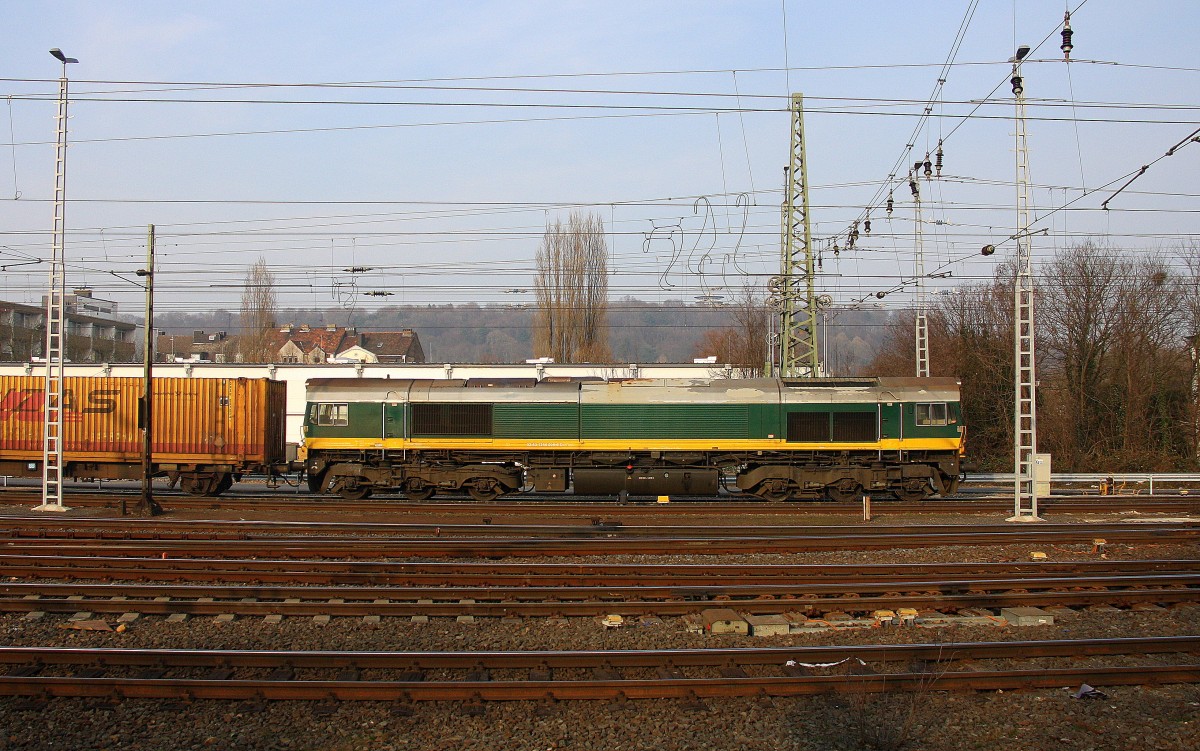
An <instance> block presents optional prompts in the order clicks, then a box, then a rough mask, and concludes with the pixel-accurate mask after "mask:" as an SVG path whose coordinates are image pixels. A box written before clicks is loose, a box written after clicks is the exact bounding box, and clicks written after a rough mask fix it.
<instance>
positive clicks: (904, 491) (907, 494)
mask: <svg viewBox="0 0 1200 751" xmlns="http://www.w3.org/2000/svg"><path fill="white" fill-rule="evenodd" d="M892 493H894V494H895V495H896V497H897V498H899V499H900V500H902V501H905V502H907V503H916V502H917V501H923V500H925V499H926V498H928V497H929V483H928V482H927V481H925V480H909V481H908V482H906V483H904V484H903V485H901V486H898V487H895V488H892Z"/></svg>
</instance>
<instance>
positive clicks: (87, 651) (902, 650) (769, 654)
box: [0, 635, 1200, 670]
mask: <svg viewBox="0 0 1200 751" xmlns="http://www.w3.org/2000/svg"><path fill="white" fill-rule="evenodd" d="M1175 653H1179V654H1183V653H1198V654H1200V636H1196V635H1189V636H1138V637H1121V638H1112V639H1029V640H1012V641H970V642H930V643H915V644H853V645H795V646H786V647H717V648H711V649H710V648H704V649H629V650H620V649H618V650H609V649H603V650H570V651H556V650H530V651H484V650H481V651H463V652H458V651H456V652H402V651H396V652H385V651H374V652H372V651H349V650H243V649H212V650H209V649H117V648H101V649H93V648H90V647H89V648H75V647H0V664H10V665H12V664H34V665H96V664H100V665H114V666H115V665H123V666H154V667H176V666H179V667H223V666H227V667H252V668H277V667H295V668H329V669H333V668H345V667H357V668H360V669H368V668H378V669H396V670H408V669H412V668H420V669H427V670H433V669H439V668H474V667H483V668H486V669H489V670H500V669H507V668H545V667H551V668H559V669H566V668H599V667H654V666H657V665H675V666H712V667H720V666H724V665H776V666H780V667H782V666H784V665H785V663H786V662H787V661H788V660H793V661H796V662H798V663H821V664H829V663H832V662H836V661H838V660H841V659H844V658H846V657H852V658H858V659H861V660H863V661H864V662H911V661H913V660H924V661H932V662H945V661H952V660H982V659H1013V658H1033V657H1086V656H1096V655H1148V654H1175Z"/></svg>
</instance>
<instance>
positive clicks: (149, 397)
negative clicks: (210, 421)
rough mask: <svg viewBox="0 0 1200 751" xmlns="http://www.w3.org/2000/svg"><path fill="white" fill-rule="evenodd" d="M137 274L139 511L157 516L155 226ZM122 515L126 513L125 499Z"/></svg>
mask: <svg viewBox="0 0 1200 751" xmlns="http://www.w3.org/2000/svg"><path fill="white" fill-rule="evenodd" d="M137 275H138V276H141V277H145V279H146V323H145V328H146V342H145V346H144V348H143V350H144V351H143V361H144V362H145V373H144V374H143V376H142V409H141V410H140V416H141V418H142V497H141V499H140V500H139V501H138V506H137V509H138V514H139V515H141V516H157V515H158V514H161V513H162V507H161V506H159V505H158V501H156V500H154V456H153V446H154V225H153V224H151V225H150V226H149V227H148V228H147V231H146V268H144V269H138V270H137ZM121 514H122V515H124V514H125V501H124V500H122V501H121Z"/></svg>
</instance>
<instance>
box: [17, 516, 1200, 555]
mask: <svg viewBox="0 0 1200 751" xmlns="http://www.w3.org/2000/svg"><path fill="white" fill-rule="evenodd" d="M929 529H937V530H940V531H922V530H921V528H915V530H913V529H910V530H909V531H890V530H882V531H881V530H876V529H851V530H844V529H843V530H839V531H838V532H837V533H829V532H822V533H818V534H809V533H808V531H807V530H806V531H805V532H801V533H796V534H787V533H777V534H764V535H759V536H755V535H748V536H731V535H729V534H726V535H720V536H713V537H703V536H693V535H688V536H686V537H671V536H662V537H640V536H639V537H626V536H623V535H620V534H615V533H614V534H609V535H581V536H579V537H575V538H570V537H560V538H538V537H531V538H511V537H496V538H492V539H486V538H484V539H480V538H455V537H449V536H446V537H440V536H438V535H436V534H435V535H433V536H430V537H421V538H397V537H371V536H363V537H358V538H348V537H342V538H331V537H322V536H316V535H312V536H300V537H257V538H254V539H247V538H245V537H242V536H227V535H213V536H209V537H197V536H186V535H181V536H168V537H165V538H157V539H128V538H119V539H103V540H100V539H94V538H82V539H80V538H72V537H69V536H64V537H57V536H53V535H48V534H47V535H44V536H42V537H33V538H22V537H10V538H0V552H9V553H12V552H22V553H25V554H30V555H48V554H52V553H61V552H63V551H71V552H73V553H75V554H77V555H82V554H85V553H87V552H89V551H90V552H91V554H93V555H106V556H110V555H142V556H145V555H147V554H149V555H168V554H169V555H171V556H172V557H183V556H187V555H192V556H195V555H204V556H208V557H211V556H214V555H224V556H242V557H245V556H252V555H267V556H272V557H280V556H287V557H332V558H381V557H395V556H423V557H439V558H450V557H493V556H521V557H526V556H583V555H611V554H637V555H717V554H745V553H795V552H806V551H829V550H838V551H844V550H881V549H896V548H919V547H937V546H948V545H951V546H981V545H1012V544H1036V545H1054V544H1060V545H1062V544H1094V542H1095V540H1097V539H1104V540H1106V541H1107V543H1109V544H1114V543H1125V544H1135V543H1192V542H1195V541H1196V540H1197V539H1200V526H1192V525H1177V524H1171V525H1164V524H1146V525H1127V526H1113V525H1108V526H1105V525H1100V526H1093V525H1087V526H1085V525H1075V526H1067V527H1061V528H1046V527H1039V528H1036V529H1034V528H1030V527H1021V528H1005V527H999V528H998V527H987V528H982V529H976V530H975V531H969V530H955V529H954V528H952V527H941V528H929Z"/></svg>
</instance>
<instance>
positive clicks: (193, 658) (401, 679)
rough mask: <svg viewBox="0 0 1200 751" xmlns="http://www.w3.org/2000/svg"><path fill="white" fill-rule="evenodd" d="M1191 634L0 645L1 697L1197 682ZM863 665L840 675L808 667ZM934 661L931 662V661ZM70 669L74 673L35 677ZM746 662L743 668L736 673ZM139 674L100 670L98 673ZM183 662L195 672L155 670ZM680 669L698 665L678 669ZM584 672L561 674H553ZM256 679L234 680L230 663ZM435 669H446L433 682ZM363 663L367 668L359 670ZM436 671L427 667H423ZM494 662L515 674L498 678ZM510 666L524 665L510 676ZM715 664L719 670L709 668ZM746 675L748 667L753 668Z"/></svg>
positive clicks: (319, 696) (768, 690)
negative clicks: (571, 674)
mask: <svg viewBox="0 0 1200 751" xmlns="http://www.w3.org/2000/svg"><path fill="white" fill-rule="evenodd" d="M1198 650H1200V637H1158V638H1142V639H1104V640H1070V641H1068V640H1062V641H1021V642H968V643H951V644H918V645H869V646H857V647H781V648H768V649H740V650H738V649H734V650H729V649H704V650H664V651H636V652H633V651H630V652H624V651H599V652H464V653H405V652H395V653H385V652H244V651H186V650H78V649H54V648H44V647H42V648H0V663H7V664H9V665H10V666H12V667H10V669H9V673H8V675H4V676H0V695H10V696H12V695H26V696H29V695H33V696H42V697H49V696H93V697H107V698H112V699H121V698H132V697H144V698H161V699H176V700H178V699H189V700H190V699H226V700H229V699H242V700H275V699H301V700H330V699H334V700H338V701H355V700H365V701H393V702H411V701H445V700H460V701H461V700H468V701H471V700H474V701H511V700H546V699H552V700H565V699H572V700H574V699H579V700H583V699H619V698H627V699H637V698H688V697H691V698H703V697H729V696H761V695H768V696H794V695H801V694H814V693H827V692H833V691H855V692H879V691H914V690H960V689H972V690H995V689H1012V688H1030V687H1061V686H1075V685H1078V684H1079V683H1082V682H1085V681H1086V682H1088V683H1091V684H1092V685H1096V686H1112V685H1144V684H1156V683H1176V682H1197V681H1200V666H1197V664H1195V653H1196V652H1197V651H1198ZM1150 654H1155V655H1172V654H1173V655H1180V656H1181V657H1182V656H1184V655H1186V659H1184V660H1182V661H1179V660H1178V658H1177V661H1176V662H1175V663H1174V664H1161V662H1162V658H1159V663H1160V664H1152V665H1097V666H1091V667H1057V666H1046V665H1039V666H1038V667H1037V668H1036V669H1023V670H1012V669H1004V670H987V669H983V668H982V666H980V665H977V664H974V665H973V668H974V669H972V670H969V671H956V672H951V671H950V669H949V667H950V666H951V665H952V664H953V663H954V662H955V661H959V660H973V661H978V660H987V659H1001V660H1006V661H1011V660H1028V659H1034V658H1039V659H1043V660H1044V658H1062V659H1065V660H1069V661H1073V660H1078V659H1080V658H1083V657H1089V658H1093V659H1094V658H1097V657H1104V656H1110V657H1112V656H1126V655H1127V656H1144V655H1150ZM914 662H918V663H920V664H923V665H924V666H925V667H924V669H922V670H921V671H919V672H914V671H912V670H911V669H905V670H902V671H900V672H883V671H885V670H886V667H885V666H886V665H887V664H888V663H904V664H905V665H911V664H912V663H914ZM829 663H837V664H842V665H855V666H865V668H858V669H846V670H843V672H841V673H840V674H832V675H830V674H827V675H817V674H815V673H818V672H829V669H828V668H822V667H818V666H822V665H828V664H829ZM931 665H932V666H935V667H934V669H930V667H929V666H931ZM63 667H73V668H75V669H76V674H75V675H71V676H66V675H43V674H41V673H44V672H55V671H57V672H63V671H62V670H61V669H62V668H63ZM747 667H752V668H754V670H753V671H747V670H745V669H744V668H747ZM133 668H142V669H143V672H142V673H141V674H139V673H137V672H132V673H131V674H129V675H120V676H106V675H104V673H105V672H106V671H107V672H113V671H117V672H123V673H130V671H131V669H133ZM185 668H191V669H199V670H207V671H209V673H208V675H207V676H206V677H200V678H196V677H187V676H173V677H170V678H166V677H163V676H164V675H165V673H166V671H167V670H168V669H171V670H172V671H173V672H176V671H180V670H182V669H185ZM681 668H688V669H689V672H692V673H697V672H699V673H700V674H693V675H685V674H684V672H683V671H682V670H681ZM301 669H303V670H305V671H321V670H327V671H337V673H338V675H337V676H336V677H335V678H333V679H325V678H319V677H316V676H313V677H309V676H307V675H306V676H304V677H301V678H298V677H297V671H298V670H301ZM581 669H582V670H590V671H591V672H590V673H589V674H588V675H587V677H581V678H575V679H571V680H563V679H561V678H556V677H555V671H564V670H573V671H579V670H581ZM645 669H654V670H656V671H657V675H658V677H657V678H654V679H646V678H642V677H626V676H625V675H623V674H622V673H621V672H620V671H633V673H634V674H635V675H640V673H639V670H645ZM239 670H242V671H245V670H251V671H256V672H258V673H261V672H264V671H267V670H270V671H271V674H270V675H268V676H265V677H238V671H239ZM444 670H450V671H453V673H452V674H451V675H450V677H449V678H448V679H447V678H443V677H442V675H443V672H442V671H444ZM364 671H369V672H370V673H378V674H379V675H378V676H372V675H366V676H364ZM431 671H438V672H431ZM498 671H509V672H513V673H514V675H512V676H504V677H502V678H500V679H497V676H496V675H494V674H495V673H496V672H498ZM516 671H524V672H523V674H521V675H516V674H515V672H516ZM713 671H716V672H717V675H713V674H712V673H713ZM752 673H756V674H752Z"/></svg>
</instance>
